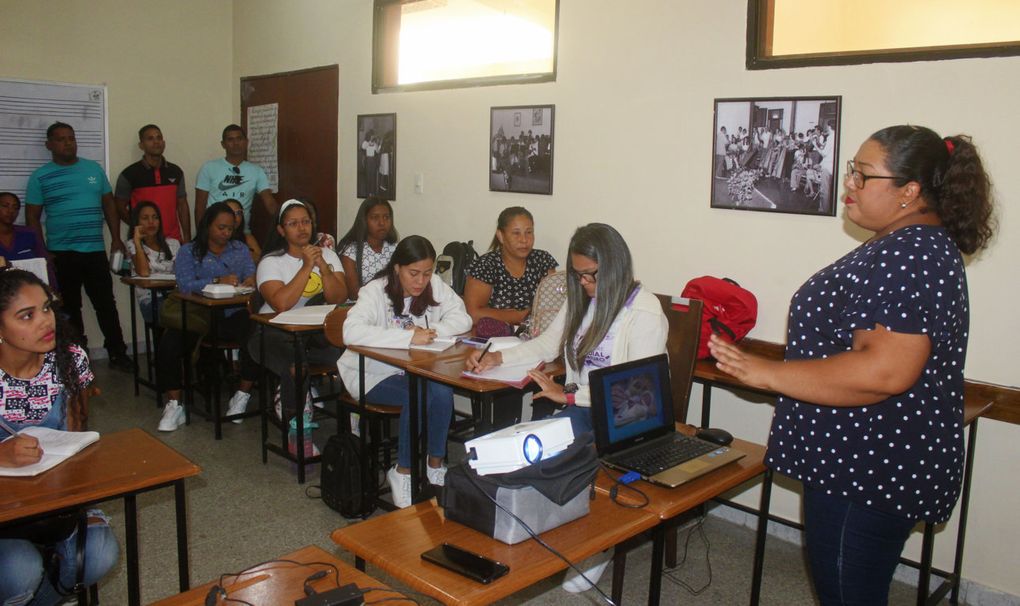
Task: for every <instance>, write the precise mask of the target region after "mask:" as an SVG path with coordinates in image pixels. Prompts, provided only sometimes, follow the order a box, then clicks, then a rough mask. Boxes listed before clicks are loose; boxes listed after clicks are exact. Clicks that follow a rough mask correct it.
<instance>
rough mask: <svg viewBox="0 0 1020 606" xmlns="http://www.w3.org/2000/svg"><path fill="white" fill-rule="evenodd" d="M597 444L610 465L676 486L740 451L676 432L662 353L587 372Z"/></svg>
mask: <svg viewBox="0 0 1020 606" xmlns="http://www.w3.org/2000/svg"><path fill="white" fill-rule="evenodd" d="M588 385H589V387H590V389H591V421H592V426H593V427H594V429H595V446H596V447H597V448H598V453H599V456H600V457H601V458H602V460H603V461H605V463H606V464H607V465H609V466H610V467H615V468H616V469H620V470H623V471H636V472H637V473H639V474H640V475H641V477H642V478H643V479H645V480H648V481H649V482H652V483H654V484H661V485H663V486H669V487H676V486H679V485H681V484H683V483H685V482H689V481H690V480H693V479H694V478H697V477H699V476H702V475H705V474H706V473H708V472H710V471H712V470H715V469H718V468H720V467H722V466H723V465H726V464H727V463H732V462H733V461H736V460H738V459H741V458H743V457H744V453H742V452H740V451H738V450H734V449H732V448H729V447H728V446H719V445H717V444H713V443H711V442H707V441H705V440H699V439H698V438H694V437H690V436H686V435H684V434H681V433H679V432H677V431H676V425H675V423H674V418H673V396H672V394H673V392H672V390H671V389H670V381H669V360H668V358H667V357H666V354H660V355H657V356H652V357H650V358H643V359H641V360H633V361H631V362H626V363H624V364H617V365H615V366H608V367H606V368H600V369H596V370H593V371H591V373H590V374H589V375H588Z"/></svg>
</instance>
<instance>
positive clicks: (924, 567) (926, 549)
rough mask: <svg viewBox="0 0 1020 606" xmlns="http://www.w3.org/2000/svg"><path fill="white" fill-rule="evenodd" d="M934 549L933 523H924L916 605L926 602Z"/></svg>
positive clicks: (920, 605)
mask: <svg viewBox="0 0 1020 606" xmlns="http://www.w3.org/2000/svg"><path fill="white" fill-rule="evenodd" d="M934 551H935V525H934V524H931V523H929V522H925V523H924V533H923V535H922V537H921V567H920V574H919V575H918V577H917V606H924V605H925V604H927V603H928V587H929V585H930V584H931V560H932V556H933V553H934Z"/></svg>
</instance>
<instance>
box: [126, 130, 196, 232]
mask: <svg viewBox="0 0 1020 606" xmlns="http://www.w3.org/2000/svg"><path fill="white" fill-rule="evenodd" d="M138 149H140V150H142V159H141V160H139V161H138V162H135V163H134V164H132V165H131V166H129V167H127V168H125V169H124V170H123V171H121V173H120V177H119V178H118V179H117V188H116V190H115V192H114V196H115V197H116V199H117V204H118V205H119V208H118V210H119V211H120V215H121V219H123V220H124V221H125V222H126V223H128V224H129V225H130V223H131V222H130V220H129V219H128V217H129V215H130V213H131V209H132V208H134V207H135V206H137V205H138V203H139V202H142V201H144V200H148V201H150V202H155V203H156V206H157V207H158V208H159V214H160V219H162V222H163V234H164V235H165V236H166V237H167V238H173V239H175V240H178V241H180V242H182V243H184V242H189V241H191V208H190V207H189V206H188V191H187V190H186V189H185V188H184V173H183V172H182V171H181V167H179V166H177V165H176V164H171V163H170V162H167V161H166V158H164V157H163V151H164V150H165V149H166V142H165V141H163V131H161V130H160V129H159V127H158V126H156V125H155V124H146V125H145V126H143V127H142V128H141V129H140V130H139V131H138Z"/></svg>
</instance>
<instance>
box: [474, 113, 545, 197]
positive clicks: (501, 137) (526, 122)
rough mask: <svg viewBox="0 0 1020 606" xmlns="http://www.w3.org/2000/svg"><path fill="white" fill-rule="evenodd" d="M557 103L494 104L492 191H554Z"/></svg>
mask: <svg viewBox="0 0 1020 606" xmlns="http://www.w3.org/2000/svg"><path fill="white" fill-rule="evenodd" d="M555 113H556V106H555V105H531V106H523V107H522V106H516V107H493V108H492V110H491V114H490V121H489V191H511V192H517V193H525V194H552V191H553V140H554V131H553V117H554V115H555Z"/></svg>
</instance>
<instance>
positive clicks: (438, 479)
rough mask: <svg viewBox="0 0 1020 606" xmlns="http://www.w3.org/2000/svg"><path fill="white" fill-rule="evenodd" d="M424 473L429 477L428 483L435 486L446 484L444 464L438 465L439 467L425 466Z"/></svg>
mask: <svg viewBox="0 0 1020 606" xmlns="http://www.w3.org/2000/svg"><path fill="white" fill-rule="evenodd" d="M425 475H426V476H427V477H428V479H429V484H434V485H435V486H443V485H444V484H446V465H440V466H439V467H432V466H430V465H426V466H425Z"/></svg>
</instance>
